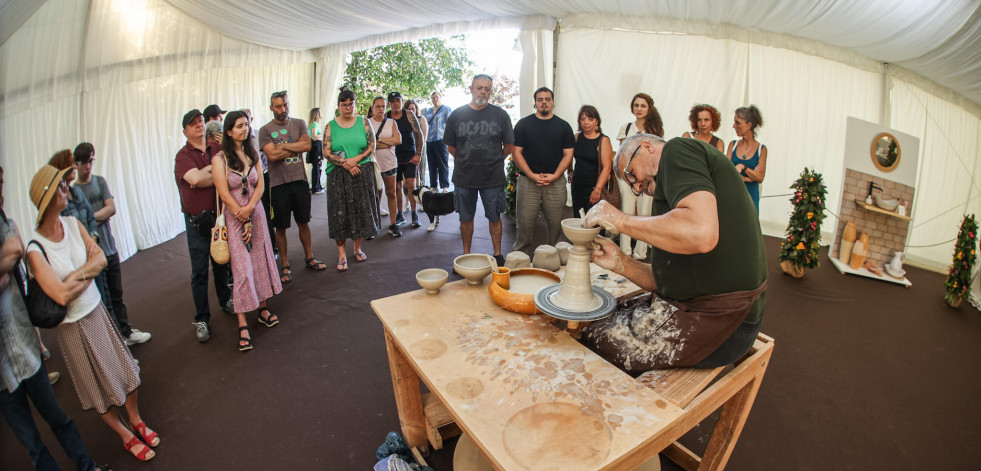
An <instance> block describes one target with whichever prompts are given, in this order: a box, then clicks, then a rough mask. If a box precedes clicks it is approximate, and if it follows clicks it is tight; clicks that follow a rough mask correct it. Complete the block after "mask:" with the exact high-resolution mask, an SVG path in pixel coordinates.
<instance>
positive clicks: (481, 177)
mask: <svg viewBox="0 0 981 471" xmlns="http://www.w3.org/2000/svg"><path fill="white" fill-rule="evenodd" d="M493 85H494V82H493V79H492V78H491V77H490V76H489V75H485V74H480V75H477V76H476V77H474V78H473V81H472V82H471V85H470V95H471V96H472V97H473V99H472V100H471V101H470V104H468V105H466V106H461V107H459V108H457V109H456V110H454V111H453V113H450V117H449V118H447V120H446V131H445V133H444V134H443V143H444V144H446V148H447V150H449V152H450V153H451V154H453V158H454V162H455V165H454V168H453V185H454V186H455V187H456V190H455V191H454V198H453V199H454V204H455V206H456V210H457V212H459V213H460V235H461V236H462V237H463V253H464V254H468V253H470V244H471V242H472V240H473V218H474V215H475V213H476V212H477V198H478V196H479V198H480V200H481V201H483V203H484V216H485V217H486V218H487V222H488V226H489V230H490V236H491V242H492V243H493V245H494V258H496V259H497V264H498V265H500V266H504V256H503V255H501V232H502V227H503V224H502V222H501V213H503V212H504V203H505V197H504V187H505V186H506V185H507V177H506V176H505V174H504V159H506V158H507V156H508V155H510V154H511V148H512V147H513V145H514V130H513V128H512V127H511V118H510V117H508V114H507V112H505V111H504V110H503V109H501V108H500V107H498V106H494V105H492V104H490V103H489V102H488V100H489V99H490V94H491V88H492V87H493Z"/></svg>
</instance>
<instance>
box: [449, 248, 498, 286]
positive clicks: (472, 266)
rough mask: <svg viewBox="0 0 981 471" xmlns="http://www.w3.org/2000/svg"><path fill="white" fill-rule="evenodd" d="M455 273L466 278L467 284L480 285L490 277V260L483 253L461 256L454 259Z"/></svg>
mask: <svg viewBox="0 0 981 471" xmlns="http://www.w3.org/2000/svg"><path fill="white" fill-rule="evenodd" d="M453 271H455V272H457V273H458V274H459V275H460V276H462V277H464V278H466V279H467V283H470V284H472V285H479V284H481V283H483V282H484V278H486V277H487V275H490V272H491V265H490V260H489V259H488V258H487V255H484V254H482V253H471V254H466V255H460V256H459V257H457V258H454V259H453Z"/></svg>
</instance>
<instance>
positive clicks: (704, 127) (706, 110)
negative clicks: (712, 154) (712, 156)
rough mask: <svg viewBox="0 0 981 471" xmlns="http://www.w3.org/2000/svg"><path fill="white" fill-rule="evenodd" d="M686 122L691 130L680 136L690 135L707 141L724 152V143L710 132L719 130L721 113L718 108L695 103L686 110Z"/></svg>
mask: <svg viewBox="0 0 981 471" xmlns="http://www.w3.org/2000/svg"><path fill="white" fill-rule="evenodd" d="M688 122H689V123H690V124H691V132H686V133H684V134H682V135H681V137H690V138H692V139H698V140H700V141H702V142H707V143H708V144H709V145H710V146H712V147H715V148H716V149H719V152H725V143H724V142H722V139H719V138H718V136H716V135H715V134H712V133H713V132H715V131H718V130H719V125H720V124H722V115H720V114H719V110H717V109H715V107H714V106H712V105H695V106H693V107H691V111H689V112H688Z"/></svg>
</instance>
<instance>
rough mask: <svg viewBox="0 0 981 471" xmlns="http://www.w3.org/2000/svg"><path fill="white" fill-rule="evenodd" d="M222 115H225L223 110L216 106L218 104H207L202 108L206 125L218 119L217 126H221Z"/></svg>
mask: <svg viewBox="0 0 981 471" xmlns="http://www.w3.org/2000/svg"><path fill="white" fill-rule="evenodd" d="M223 116H225V111H224V110H222V109H221V108H220V107H218V105H208V107H207V108H205V109H204V125H205V126H207V125H208V123H210V122H212V121H218V126H221V121H222V117H223Z"/></svg>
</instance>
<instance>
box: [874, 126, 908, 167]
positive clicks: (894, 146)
mask: <svg viewBox="0 0 981 471" xmlns="http://www.w3.org/2000/svg"><path fill="white" fill-rule="evenodd" d="M871 153H872V163H873V164H875V166H876V168H878V169H879V170H882V171H883V172H891V171H893V170H896V167H898V166H899V159H900V157H902V150H901V149H900V148H899V141H898V140H896V136H893V135H892V134H889V133H887V132H883V133H879V134H877V135H876V136H875V139H872V151H871Z"/></svg>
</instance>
